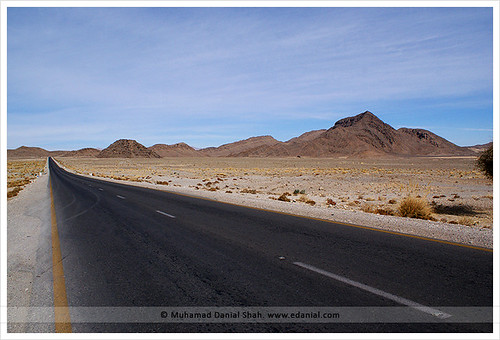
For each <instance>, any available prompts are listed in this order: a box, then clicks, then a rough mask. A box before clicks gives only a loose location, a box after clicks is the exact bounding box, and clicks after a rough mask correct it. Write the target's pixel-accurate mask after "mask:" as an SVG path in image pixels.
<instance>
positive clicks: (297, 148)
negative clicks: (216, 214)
mask: <svg viewBox="0 0 500 340" xmlns="http://www.w3.org/2000/svg"><path fill="white" fill-rule="evenodd" d="M485 145H488V144H485ZM485 145H476V146H471V147H460V146H458V145H456V144H454V143H452V142H450V141H448V140H446V139H444V138H442V137H440V136H438V135H436V134H434V133H433V132H431V131H428V130H424V129H414V128H399V129H397V130H396V129H394V128H393V127H392V126H391V125H389V124H387V123H385V122H383V121H382V120H381V119H379V118H378V117H377V116H376V115H374V114H373V113H372V112H370V111H365V112H362V113H360V114H357V115H355V116H351V117H346V118H342V119H339V120H338V121H336V122H335V124H334V125H333V126H331V127H330V128H328V129H320V130H313V131H308V132H305V133H303V134H301V135H300V136H298V137H294V138H291V139H289V140H287V141H285V142H282V141H279V140H276V139H275V138H274V137H272V136H270V135H264V136H256V137H250V138H247V139H243V140H239V141H236V142H233V143H226V144H223V145H220V146H218V147H208V148H203V149H198V150H197V149H195V148H193V147H191V146H189V145H188V144H186V143H184V142H180V143H176V144H171V145H167V144H155V145H153V146H150V147H148V148H146V147H145V146H144V145H142V144H140V143H138V142H137V141H135V140H128V139H120V140H117V141H115V142H114V143H112V144H110V145H109V146H108V147H107V148H106V149H104V150H102V151H99V150H97V149H92V148H84V149H80V150H77V151H47V150H44V149H42V148H30V147H25V146H23V147H20V148H17V149H14V150H8V155H9V157H13V158H20V157H28V156H29V155H32V156H33V157H47V156H50V155H57V156H63V157H64V156H68V157H70V156H71V157H98V158H113V157H123V158H159V157H313V158H321V157H344V156H347V157H381V156H389V157H393V156H395V157H406V156H457V155H458V156H468V155H470V156H472V155H477V154H478V153H479V152H480V151H481V150H482V149H484V146H485Z"/></svg>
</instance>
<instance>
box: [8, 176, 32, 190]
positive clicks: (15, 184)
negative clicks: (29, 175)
mask: <svg viewBox="0 0 500 340" xmlns="http://www.w3.org/2000/svg"><path fill="white" fill-rule="evenodd" d="M29 183H30V181H29V180H28V179H26V178H23V179H18V180H14V181H10V182H8V183H7V188H15V187H22V186H24V185H26V184H29Z"/></svg>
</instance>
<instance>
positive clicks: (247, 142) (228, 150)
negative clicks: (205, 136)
mask: <svg viewBox="0 0 500 340" xmlns="http://www.w3.org/2000/svg"><path fill="white" fill-rule="evenodd" d="M280 143H281V142H280V141H278V140H276V139H274V138H273V137H271V136H259V137H251V138H248V139H244V140H240V141H237V142H234V143H228V144H224V145H221V146H219V147H216V148H206V149H201V150H199V151H200V154H202V155H205V156H210V157H238V156H240V155H242V154H243V153H245V152H246V151H248V150H252V149H254V148H258V147H266V146H274V145H277V144H280Z"/></svg>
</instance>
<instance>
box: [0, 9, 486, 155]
mask: <svg viewBox="0 0 500 340" xmlns="http://www.w3.org/2000/svg"><path fill="white" fill-rule="evenodd" d="M7 18H8V21H7V27H8V30H7V46H8V50H7V58H8V59H7V61H8V62H7V99H8V108H7V111H8V113H7V121H8V123H7V130H8V135H7V137H8V148H16V147H19V146H21V145H29V146H40V147H43V148H46V149H49V150H56V149H66V150H71V149H78V148H82V147H98V148H105V147H106V146H108V145H109V144H110V143H112V142H113V141H115V140H116V139H119V138H130V139H135V140H137V141H139V142H140V143H142V144H144V145H146V146H150V145H153V144H155V143H166V144H172V143H176V142H181V141H183V142H186V143H188V144H190V145H192V146H194V147H207V146H218V145H221V144H223V143H228V142H233V141H236V140H240V139H244V138H248V137H251V136H258V135H267V134H269V135H272V136H273V137H275V138H276V139H278V140H282V141H285V140H288V139H290V138H292V137H295V136H298V135H300V134H301V133H303V132H306V131H310V130H313V129H322V128H329V127H331V126H333V124H334V123H335V122H336V121H337V120H338V119H340V118H343V117H347V116H352V115H355V114H358V113H361V112H364V111H366V110H369V111H371V112H373V113H374V114H376V115H377V116H378V117H379V118H380V119H382V120H383V121H385V122H386V123H388V124H390V125H392V126H393V127H394V128H399V127H419V128H425V129H428V130H431V131H432V132H434V133H437V134H438V135H440V136H442V137H444V138H446V139H448V140H450V141H452V142H454V143H456V144H458V145H463V146H464V145H473V144H479V143H487V142H489V141H491V140H492V138H493V50H492V41H493V21H492V20H493V19H492V9H491V8H8V12H7Z"/></svg>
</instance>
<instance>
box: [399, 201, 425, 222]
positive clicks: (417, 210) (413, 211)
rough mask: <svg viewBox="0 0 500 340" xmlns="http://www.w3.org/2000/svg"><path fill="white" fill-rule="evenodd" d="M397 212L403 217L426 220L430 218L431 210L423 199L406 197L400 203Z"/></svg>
mask: <svg viewBox="0 0 500 340" xmlns="http://www.w3.org/2000/svg"><path fill="white" fill-rule="evenodd" d="M398 211H399V214H400V215H401V216H403V217H412V218H420V219H424V220H428V219H430V218H431V213H432V208H431V206H430V205H429V203H428V202H427V201H426V200H424V199H423V198H417V197H413V196H408V197H406V198H404V199H403V200H402V201H401V203H400V204H399V207H398Z"/></svg>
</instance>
